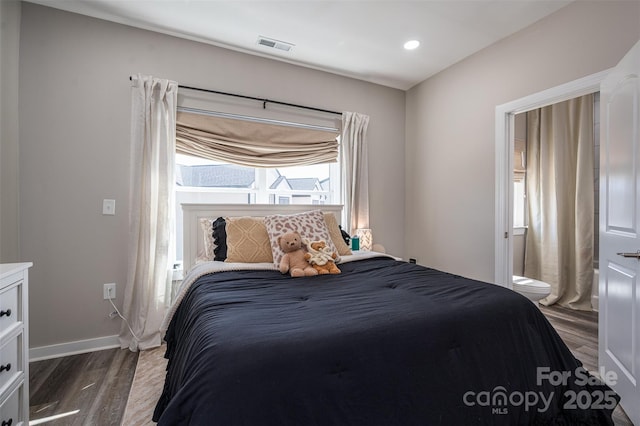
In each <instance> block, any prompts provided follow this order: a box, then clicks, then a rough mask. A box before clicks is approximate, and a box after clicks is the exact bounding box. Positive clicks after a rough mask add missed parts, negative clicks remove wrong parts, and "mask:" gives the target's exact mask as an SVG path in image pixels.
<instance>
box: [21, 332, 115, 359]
mask: <svg viewBox="0 0 640 426" xmlns="http://www.w3.org/2000/svg"><path fill="white" fill-rule="evenodd" d="M119 347H120V341H119V340H118V336H105V337H98V338H95V339H87V340H77V341H75V342H67V343H59V344H56V345H49V346H40V347H37V348H30V349H29V362H31V361H41V360H43V359H51V358H59V357H63V356H68V355H76V354H82V353H86V352H94V351H100V350H103V349H112V348H119Z"/></svg>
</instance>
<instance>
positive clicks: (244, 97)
mask: <svg viewBox="0 0 640 426" xmlns="http://www.w3.org/2000/svg"><path fill="white" fill-rule="evenodd" d="M131 79H132V78H131V77H129V80H131ZM178 87H179V88H180V89H187V90H197V91H199V92H207V93H215V94H217V95H224V96H233V97H235V98H242V99H250V100H253V101H260V102H262V108H263V109H264V108H266V107H267V104H276V105H284V106H288V107H292V108H301V109H308V110H311V111H318V112H324V113H327V114H335V115H342V113H341V112H338V111H331V110H328V109H322V108H316V107H310V106H306V105H298V104H292V103H289V102H282V101H274V100H272V99H266V98H257V97H255V96H247V95H239V94H237V93H229V92H221V91H218V90H211V89H201V88H199V87H192V86H183V85H181V84H179V85H178Z"/></svg>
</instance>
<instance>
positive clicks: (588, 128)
mask: <svg viewBox="0 0 640 426" xmlns="http://www.w3.org/2000/svg"><path fill="white" fill-rule="evenodd" d="M593 149H594V148H593V95H587V96H582V97H579V98H576V99H571V100H568V101H565V102H561V103H558V104H555V105H551V106H548V107H544V108H540V109H537V110H534V111H530V112H528V113H527V200H528V206H529V229H528V231H527V241H526V249H525V267H524V274H525V276H527V277H529V278H534V279H538V280H540V281H544V282H547V283H549V284H550V285H551V294H550V295H549V296H548V297H547V298H545V299H543V300H541V303H542V304H544V305H552V304H554V303H558V304H560V305H562V306H566V307H569V308H572V309H579V310H591V286H592V282H593V232H594V231H593V220H594V219H593V217H594V205H593V199H594V192H593V191H594V171H593V168H594V163H593V158H594V155H593Z"/></svg>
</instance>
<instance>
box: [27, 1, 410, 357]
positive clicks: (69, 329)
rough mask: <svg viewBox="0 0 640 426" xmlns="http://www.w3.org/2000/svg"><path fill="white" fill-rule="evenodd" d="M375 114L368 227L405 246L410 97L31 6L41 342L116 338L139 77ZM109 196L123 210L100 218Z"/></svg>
mask: <svg viewBox="0 0 640 426" xmlns="http://www.w3.org/2000/svg"><path fill="white" fill-rule="evenodd" d="M138 72H140V73H144V74H151V75H154V76H157V77H162V78H170V79H173V80H176V81H178V82H181V83H184V84H189V85H193V86H198V87H205V88H213V89H218V90H224V91H230V92H239V93H245V94H250V95H255V96H263V97H267V98H271V99H277V100H283V101H288V102H294V103H301V104H307V105H312V106H318V107H323V108H328V109H333V110H338V111H343V110H347V111H357V112H362V113H365V114H368V115H369V116H370V117H371V122H370V126H369V147H370V149H369V156H370V157H369V160H370V164H371V167H372V170H373V171H372V173H371V175H370V179H371V182H370V189H371V195H370V197H371V227H372V228H373V231H374V233H375V234H374V238H375V239H376V242H379V243H381V244H384V245H385V246H386V248H387V250H388V251H389V252H391V253H394V254H397V255H400V256H402V255H403V248H404V245H405V242H404V227H403V220H402V219H403V218H404V205H405V199H404V197H405V193H404V172H403V168H404V161H405V154H404V139H405V137H404V131H405V127H404V125H405V110H404V109H405V93H404V92H403V91H400V90H396V89H390V88H386V87H382V86H378V85H374V84H369V83H365V82H361V81H357V80H353V79H349V78H345V77H340V76H336V75H332V74H328V73H324V72H320V71H315V70H310V69H305V68H301V67H297V66H293V65H289V64H285V63H283V62H277V61H272V60H268V59H264V58H257V57H253V56H249V55H246V54H241V53H237V52H233V51H229V50H224V49H220V48H217V47H214V46H210V45H206V44H201V43H197V42H193V41H188V40H184V39H178V38H174V37H170V36H166V35H161V34H158V33H154V32H149V31H144V30H139V29H134V28H131V27H127V26H123V25H119V24H115V23H110V22H106V21H101V20H97V19H93V18H88V17H84V16H80V15H75V14H71V13H67V12H63V11H59V10H55V9H51V8H47V7H43V6H38V5H34V4H31V3H23V5H22V27H21V38H20V89H19V94H20V150H21V153H20V154H21V156H20V195H21V206H20V207H21V212H22V214H21V227H20V242H21V244H22V258H23V259H25V260H31V261H33V262H34V267H33V269H32V271H31V279H30V284H31V295H30V296H31V297H30V308H31V309H30V319H31V342H30V343H31V347H40V346H45V345H52V344H57V343H64V342H70V341H78V340H82V339H92V338H97V337H101V336H109V335H114V334H117V332H118V330H119V327H120V323H119V321H117V320H109V319H108V318H107V314H108V313H109V312H110V311H111V309H110V306H109V305H108V302H105V301H103V300H102V284H103V283H107V282H116V283H117V284H118V288H117V295H118V297H117V299H118V303H121V300H122V295H123V293H124V284H125V278H126V267H127V234H128V222H127V210H128V195H129V126H130V83H129V76H130V75H132V74H135V73H138ZM103 198H113V199H115V200H116V215H115V216H102V215H101V206H102V199H103Z"/></svg>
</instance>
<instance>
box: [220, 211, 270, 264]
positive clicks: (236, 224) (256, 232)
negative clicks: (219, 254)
mask: <svg viewBox="0 0 640 426" xmlns="http://www.w3.org/2000/svg"><path fill="white" fill-rule="evenodd" d="M225 220H226V222H227V259H226V260H225V262H244V263H262V262H267V263H268V262H273V256H272V254H271V244H270V242H269V234H268V233H267V228H265V226H264V222H263V220H262V218H261V217H227V218H225Z"/></svg>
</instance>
